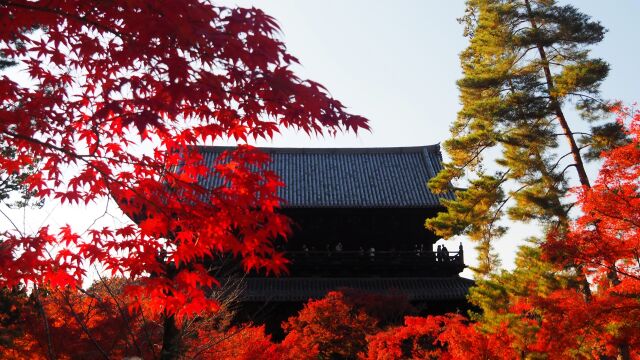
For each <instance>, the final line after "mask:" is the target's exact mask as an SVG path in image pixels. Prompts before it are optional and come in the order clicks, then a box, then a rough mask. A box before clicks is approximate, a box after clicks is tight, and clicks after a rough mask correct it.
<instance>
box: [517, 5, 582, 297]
mask: <svg viewBox="0 0 640 360" xmlns="http://www.w3.org/2000/svg"><path fill="white" fill-rule="evenodd" d="M524 3H525V5H526V7H527V14H528V16H529V22H530V23H531V28H532V29H533V31H534V33H537V32H538V24H537V23H536V19H534V17H533V11H532V10H531V3H530V2H529V0H524ZM536 48H537V49H538V53H539V54H540V60H541V61H542V69H543V71H544V77H545V80H546V82H547V92H548V94H549V100H550V102H551V106H552V108H553V111H554V112H555V114H556V117H557V118H558V122H559V123H560V127H561V128H562V131H563V133H564V136H565V138H566V139H567V142H568V143H569V148H570V150H571V155H572V156H573V161H574V162H575V167H576V171H577V172H578V178H579V179H580V185H582V186H584V187H587V188H591V184H590V182H589V177H588V176H587V172H586V170H585V168H584V163H583V162H582V156H581V155H580V149H579V148H578V144H577V143H576V139H575V138H574V137H573V132H572V131H571V128H570V127H569V123H568V122H567V119H566V117H565V116H564V112H563V111H562V107H561V106H560V101H559V100H558V97H557V96H556V95H555V93H554V90H555V85H554V82H553V76H552V74H551V69H550V68H549V60H548V59H547V53H546V52H545V50H544V46H543V45H542V44H541V43H540V42H539V41H537V39H536ZM576 270H577V272H578V276H580V287H581V291H582V295H583V296H584V299H585V301H587V302H589V301H591V288H590V287H589V281H588V280H587V278H586V277H585V276H584V273H583V270H582V265H577V266H576Z"/></svg>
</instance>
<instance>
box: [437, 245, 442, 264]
mask: <svg viewBox="0 0 640 360" xmlns="http://www.w3.org/2000/svg"><path fill="white" fill-rule="evenodd" d="M436 259H437V260H438V262H441V261H442V245H438V250H437V251H436Z"/></svg>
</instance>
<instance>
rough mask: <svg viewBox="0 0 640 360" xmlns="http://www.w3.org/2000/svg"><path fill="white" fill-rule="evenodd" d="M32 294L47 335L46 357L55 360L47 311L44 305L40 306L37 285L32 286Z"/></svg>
mask: <svg viewBox="0 0 640 360" xmlns="http://www.w3.org/2000/svg"><path fill="white" fill-rule="evenodd" d="M33 294H34V297H35V299H36V305H37V307H38V313H39V314H40V316H41V317H42V324H43V325H44V333H45V335H46V337H47V357H48V358H49V360H55V359H56V354H55V352H54V351H53V343H52V342H51V330H50V329H49V321H48V320H47V313H46V310H45V309H44V306H42V302H41V301H40V295H39V294H40V288H38V287H37V286H34V289H33Z"/></svg>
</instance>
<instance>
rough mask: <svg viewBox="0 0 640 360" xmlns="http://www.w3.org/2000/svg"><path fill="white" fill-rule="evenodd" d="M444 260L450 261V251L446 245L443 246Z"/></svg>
mask: <svg viewBox="0 0 640 360" xmlns="http://www.w3.org/2000/svg"><path fill="white" fill-rule="evenodd" d="M442 258H443V259H444V261H449V250H448V249H447V247H446V246H444V245H442Z"/></svg>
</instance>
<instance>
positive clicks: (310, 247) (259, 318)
mask: <svg viewBox="0 0 640 360" xmlns="http://www.w3.org/2000/svg"><path fill="white" fill-rule="evenodd" d="M227 149H228V148H223V147H201V148H200V151H201V153H202V154H203V156H204V159H205V161H206V162H207V163H208V164H212V165H213V164H214V162H215V159H216V157H217V156H218V155H219V154H220V153H221V152H222V151H224V150H227ZM262 150H263V151H265V152H267V153H269V155H270V156H271V158H272V163H271V164H270V167H271V169H272V170H274V171H275V172H276V173H277V174H278V175H279V176H280V177H281V178H282V180H283V181H284V183H285V184H286V186H285V187H283V188H281V189H280V194H279V195H280V197H281V198H283V199H284V201H285V204H284V206H283V208H282V211H283V212H284V213H285V214H286V215H288V216H289V217H290V218H291V219H292V220H293V234H292V236H291V237H290V238H289V239H288V241H287V242H286V243H283V244H282V250H283V251H284V252H285V254H286V256H287V257H288V258H289V259H290V261H291V264H290V266H289V274H288V275H287V276H281V277H266V276H264V275H263V274H250V275H248V276H246V277H244V279H243V285H242V290H241V291H242V294H241V297H240V300H241V305H242V306H241V313H244V314H247V318H250V319H251V320H252V321H254V322H258V323H260V322H266V323H267V330H268V331H269V332H272V333H273V332H275V333H277V332H278V328H279V325H280V322H281V321H282V320H284V319H286V318H287V317H288V316H290V315H293V314H294V313H296V312H297V311H298V310H300V309H301V307H302V304H303V303H305V302H306V301H308V300H309V299H312V298H321V297H323V296H324V295H325V294H326V293H327V292H329V291H331V290H340V289H353V290H357V291H363V292H370V293H378V294H398V293H400V294H403V295H405V296H406V297H407V299H408V300H409V301H410V302H411V303H412V304H414V305H415V306H416V308H418V309H419V310H420V312H421V313H423V314H434V313H443V312H447V311H456V310H457V309H466V308H468V305H467V303H466V295H467V293H468V289H469V287H470V286H471V285H472V284H473V282H472V281H471V280H468V279H465V278H461V277H460V276H459V274H460V272H461V271H462V270H463V269H464V268H465V264H464V256H463V249H462V246H461V245H460V246H459V247H457V246H456V247H455V248H451V249H448V253H446V252H436V251H435V249H434V243H435V242H436V241H437V240H438V238H437V237H436V236H435V235H434V234H433V233H431V232H429V231H427V230H426V229H425V227H424V222H425V219H427V218H428V217H433V216H435V215H436V214H437V212H438V211H442V210H443V207H442V205H440V201H439V197H438V196H436V195H434V194H432V193H431V192H430V191H429V189H428V188H427V181H428V180H429V179H430V178H432V177H433V176H435V175H436V173H437V172H438V171H439V170H440V169H441V167H442V165H441V163H442V156H441V153H440V147H439V145H431V146H420V147H397V148H344V149H338V148H321V149H302V148H263V149H262ZM203 181H204V182H205V183H206V182H207V181H211V179H203ZM440 196H441V197H445V198H451V196H453V195H452V194H444V195H440ZM449 247H451V246H449Z"/></svg>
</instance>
